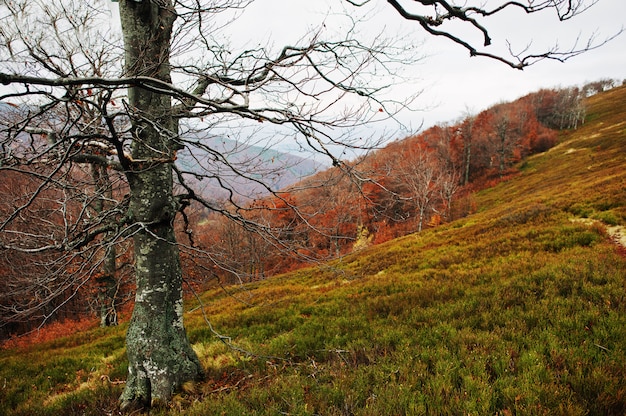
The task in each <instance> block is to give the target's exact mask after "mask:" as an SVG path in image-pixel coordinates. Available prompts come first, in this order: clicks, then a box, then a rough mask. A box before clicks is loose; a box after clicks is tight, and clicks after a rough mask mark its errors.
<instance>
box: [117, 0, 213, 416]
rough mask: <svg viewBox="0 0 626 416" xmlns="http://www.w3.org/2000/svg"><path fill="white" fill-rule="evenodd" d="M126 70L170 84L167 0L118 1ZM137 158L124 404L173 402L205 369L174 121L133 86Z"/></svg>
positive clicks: (152, 95)
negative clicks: (185, 243) (186, 305)
mask: <svg viewBox="0 0 626 416" xmlns="http://www.w3.org/2000/svg"><path fill="white" fill-rule="evenodd" d="M120 16H121V21H122V31H123V35H124V47H125V60H126V61H125V65H126V72H127V74H126V75H127V76H138V75H141V76H148V77H153V78H158V79H160V80H163V81H166V82H170V64H169V53H170V37H171V33H172V25H173V23H174V20H175V17H176V15H175V13H174V10H173V6H172V5H171V1H170V0H162V1H159V2H156V1H149V0H140V1H137V0H122V1H120ZM128 96H129V105H130V109H131V112H133V114H131V119H132V134H133V145H132V149H131V150H132V160H131V161H130V170H129V171H127V172H126V174H127V177H128V182H129V186H130V212H131V215H132V217H133V220H134V222H135V224H136V225H137V226H138V227H139V228H138V231H137V232H136V233H135V235H134V247H135V269H136V271H135V273H136V283H137V294H136V297H135V308H134V310H133V316H132V318H131V322H130V325H129V328H128V333H127V336H126V346H127V354H128V361H129V364H128V379H127V381H126V387H125V389H124V392H123V393H122V396H121V397H120V402H121V407H122V409H123V410H126V409H130V408H134V407H147V406H154V405H157V404H161V403H166V402H168V401H169V400H170V399H171V397H172V395H173V393H174V391H175V390H176V389H177V388H178V387H180V386H181V385H182V384H183V383H184V382H186V381H189V380H195V379H199V378H200V377H201V376H202V367H201V365H200V362H199V360H198V358H197V356H196V354H195V352H194V351H193V349H192V348H191V344H190V343H189V340H188V338H187V335H186V333H185V328H184V326H183V299H182V272H181V266H180V258H179V253H178V246H177V245H176V239H175V235H174V217H175V216H176V212H177V209H178V206H177V201H176V199H175V198H174V195H173V177H172V164H173V161H174V157H175V151H176V150H177V148H178V147H177V145H176V131H177V126H176V123H175V122H174V120H173V118H172V105H171V100H170V97H169V96H167V95H163V94H158V93H156V92H151V91H148V90H146V89H142V88H138V87H132V88H129V91H128Z"/></svg>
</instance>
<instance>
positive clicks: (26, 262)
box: [0, 80, 618, 340]
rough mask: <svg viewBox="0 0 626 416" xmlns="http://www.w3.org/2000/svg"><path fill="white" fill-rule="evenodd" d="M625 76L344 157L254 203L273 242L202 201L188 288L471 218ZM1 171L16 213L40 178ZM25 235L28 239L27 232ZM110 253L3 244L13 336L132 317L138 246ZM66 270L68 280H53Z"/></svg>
mask: <svg viewBox="0 0 626 416" xmlns="http://www.w3.org/2000/svg"><path fill="white" fill-rule="evenodd" d="M617 84H618V82H617V81H615V80H599V81H596V82H591V83H588V84H586V85H584V86H582V87H570V88H561V89H546V90H540V91H537V92H534V93H531V94H529V95H527V96H525V97H521V98H519V99H517V100H515V101H513V102H510V103H499V104H497V105H494V106H492V107H490V108H488V109H486V110H484V111H481V112H480V113H478V114H475V115H467V116H466V117H464V118H463V119H462V120H460V121H457V122H451V123H446V124H443V125H436V126H433V127H431V128H428V129H427V130H425V131H424V132H422V133H420V134H418V135H416V136H413V137H408V138H405V139H403V140H399V141H395V142H392V143H390V144H388V145H387V146H385V147H384V148H382V149H379V150H375V151H372V152H370V153H368V154H367V155H364V156H363V157H360V158H359V159H357V160H350V161H345V162H343V164H344V166H343V167H333V168H329V169H327V170H324V171H322V172H319V173H317V174H314V175H311V176H309V177H306V178H304V179H303V180H301V181H299V182H296V183H294V184H293V185H290V186H288V187H285V188H283V189H281V190H280V191H279V192H277V193H275V194H274V195H272V196H268V197H266V198H260V199H256V200H249V201H248V202H246V205H244V207H245V214H244V215H245V216H246V218H247V219H248V220H249V221H252V222H254V223H256V224H261V225H262V226H263V227H266V229H267V230H271V234H272V237H273V238H268V237H267V236H266V235H263V234H261V233H259V232H257V231H256V229H246V228H245V227H241V226H240V225H238V224H236V223H233V222H232V221H230V220H229V219H228V217H225V216H223V215H220V214H219V213H214V212H211V211H209V210H207V209H205V208H203V207H202V206H193V207H191V209H190V210H188V213H187V214H186V216H185V217H180V218H178V219H177V225H176V229H177V232H178V234H179V239H180V241H184V242H185V246H187V249H186V250H183V251H182V254H183V255H182V260H183V266H184V267H183V273H184V279H185V282H186V284H187V285H188V286H187V292H189V293H191V291H192V290H201V289H206V288H207V287H211V286H213V285H215V284H216V283H217V284H223V285H232V284H240V283H244V282H251V281H256V280H260V279H266V278H270V277H272V276H274V275H277V274H279V273H283V272H286V271H291V270H295V269H298V268H301V267H305V266H310V265H311V264H322V262H326V261H329V260H333V259H337V258H340V257H342V256H344V255H346V254H348V253H352V252H354V251H358V250H360V249H363V248H365V247H367V246H369V245H375V244H379V243H382V242H385V241H388V240H390V239H393V238H397V237H401V236H404V235H407V234H410V233H415V232H420V231H422V230H423V229H424V228H432V227H436V226H438V225H440V224H442V223H447V222H450V221H453V220H457V219H459V218H462V217H464V216H466V215H468V214H471V213H472V212H475V209H476V207H475V206H474V203H473V197H472V195H473V193H474V192H476V191H478V190H480V189H484V188H487V187H490V186H493V185H495V184H496V183H498V182H500V181H502V180H506V179H509V178H511V177H513V176H515V175H516V174H518V173H519V166H520V162H522V161H523V160H524V159H525V158H526V157H528V156H530V155H532V154H536V153H540V152H544V151H546V150H548V149H550V148H551V147H552V146H554V145H555V144H556V143H557V142H558V137H559V132H560V131H564V130H570V129H576V128H577V127H579V126H581V125H582V124H583V123H584V122H585V117H586V109H585V104H584V100H585V98H586V97H588V96H590V95H593V94H595V93H598V92H601V91H604V90H606V89H610V88H612V87H613V86H615V85H617ZM13 110H15V109H13ZM10 115H11V111H10V110H5V111H4V117H10ZM30 145H31V146H36V145H37V144H36V143H31V144H30ZM74 169H75V171H74V172H72V181H75V182H74V184H73V185H74V188H76V189H77V188H79V187H81V186H82V187H85V185H86V184H88V185H87V186H93V185H92V183H95V184H96V186H100V187H102V189H106V190H107V191H106V192H109V193H110V195H111V196H110V198H113V194H115V195H116V197H117V198H119V199H122V198H123V197H122V196H121V195H123V194H124V193H127V190H126V189H124V186H123V185H120V182H121V180H120V178H116V176H115V173H114V172H113V173H111V174H109V173H107V172H103V171H101V170H99V169H98V168H95V167H94V166H93V165H89V164H82V165H81V164H78V165H77V166H76V167H75V168H74ZM346 170H347V173H346ZM2 176H3V180H2V185H1V186H2V194H3V195H4V196H5V197H4V198H3V201H2V206H4V208H3V210H2V212H3V213H4V214H5V215H8V213H10V212H11V210H12V209H13V208H14V206H16V205H19V204H23V203H24V199H23V198H26V197H27V196H28V195H30V194H31V193H32V191H33V190H34V189H36V188H37V186H38V185H37V183H36V182H33V181H32V180H29V178H28V177H27V176H26V175H20V174H19V173H13V172H7V171H2ZM85 197H88V196H85ZM91 198H92V199H93V200H92V201H90V203H91V205H92V206H93V207H94V209H95V210H99V211H101V210H102V209H103V207H102V205H105V204H106V203H107V202H106V200H105V201H100V200H97V199H96V197H94V196H91ZM61 199H63V195H61V194H58V193H57V194H54V193H53V192H51V193H50V194H49V195H47V196H46V198H43V199H40V200H38V202H37V203H36V204H31V205H29V207H28V210H25V211H24V212H22V213H21V218H20V223H19V224H20V225H19V227H20V230H21V231H23V232H24V233H27V234H28V233H29V227H32V226H34V224H35V221H34V219H35V218H47V224H48V226H49V227H50V228H49V232H50V234H54V233H55V229H56V230H57V232H58V230H59V229H62V228H63V227H64V224H63V217H62V216H57V213H56V212H55V211H56V210H58V209H59V208H58V206H57V205H56V201H58V200H61ZM46 201H50V203H49V204H46ZM221 205H222V206H223V207H224V209H225V210H229V209H232V210H233V211H234V210H237V209H238V206H234V205H233V206H229V201H228V200H227V199H224V200H223V201H222V202H221ZM63 209H75V210H76V211H75V215H76V216H80V215H81V213H80V211H79V210H80V207H79V206H76V207H71V205H70V204H68V206H67V207H63ZM239 209H240V208H239ZM82 215H86V214H84V213H83V214H82ZM37 226H38V227H39V225H37ZM39 231H40V230H39ZM32 234H35V233H34V232H33V233H32ZM19 238H20V239H22V240H21V241H22V244H27V243H26V242H25V241H24V240H23V235H20V237H19ZM107 250H109V251H108V252H107V253H105V254H102V253H97V254H94V253H91V252H88V253H80V252H79V253H78V254H75V253H73V254H72V256H71V257H69V258H67V257H62V258H61V259H59V258H57V257H58V254H57V253H56V252H52V253H41V254H38V253H20V252H15V251H11V250H7V249H4V250H2V251H3V256H2V264H1V268H2V270H3V271H4V272H5V274H6V275H8V276H12V278H11V279H5V280H3V282H2V287H1V290H0V292H1V293H2V299H1V302H0V303H1V304H2V305H3V308H2V314H3V316H2V326H1V328H0V329H1V334H2V338H3V339H5V340H6V339H7V338H9V337H11V336H16V335H20V334H24V333H28V332H30V331H32V330H34V329H37V328H40V327H41V325H42V323H44V324H50V323H53V322H56V321H59V322H63V321H66V320H67V321H72V322H78V321H81V320H85V319H86V320H90V319H95V318H99V319H100V322H101V324H102V325H105V326H106V325H112V324H113V325H115V324H117V323H118V313H120V312H122V311H124V312H126V316H128V311H129V310H130V309H132V305H133V298H134V283H133V281H132V273H133V261H132V258H133V252H132V250H133V249H132V245H130V244H128V242H126V243H122V244H119V245H116V246H115V247H110V248H107ZM57 268H58V269H57ZM59 269H62V272H61V271H59ZM59 275H61V276H65V279H64V280H60V281H56V279H49V277H50V276H59ZM46 279H48V280H46ZM42 280H43V282H42ZM18 305H19V306H18ZM42 305H43V307H42ZM18 308H20V309H18Z"/></svg>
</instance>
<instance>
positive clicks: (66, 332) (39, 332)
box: [0, 319, 98, 349]
mask: <svg viewBox="0 0 626 416" xmlns="http://www.w3.org/2000/svg"><path fill="white" fill-rule="evenodd" d="M97 326H98V322H97V320H95V319H82V320H77V321H75V320H69V319H68V320H64V321H55V322H51V323H49V324H46V325H45V326H43V327H42V328H39V329H36V330H34V331H31V332H29V333H27V334H24V335H20V336H13V337H11V338H10V339H8V340H6V341H3V342H1V343H0V349H18V348H19V349H22V348H27V347H29V346H31V345H34V344H38V343H43V342H48V341H53V340H55V339H59V338H63V337H67V336H71V335H72V334H74V333H77V332H81V331H86V330H89V329H92V328H95V327H97Z"/></svg>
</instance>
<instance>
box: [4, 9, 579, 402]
mask: <svg viewBox="0 0 626 416" xmlns="http://www.w3.org/2000/svg"><path fill="white" fill-rule="evenodd" d="M337 1H338V2H339V1H342V0H337ZM373 3H374V0H371V1H368V0H365V1H360V2H359V1H356V0H343V1H342V4H344V5H345V7H350V8H352V7H355V8H357V9H351V10H358V8H365V7H367V6H371V5H373ZM387 3H388V4H389V5H390V6H391V7H393V8H394V9H395V10H396V11H397V12H398V13H399V15H400V18H403V19H407V20H411V21H414V22H416V23H417V25H418V26H419V27H421V28H422V29H423V30H424V31H425V33H426V34H427V35H433V36H441V37H445V38H447V39H449V40H451V41H453V42H456V43H457V44H459V45H461V46H462V47H464V48H466V49H467V50H469V52H470V54H471V55H473V56H482V57H487V58H491V59H494V60H496V61H500V62H503V63H505V64H508V65H510V66H511V67H514V68H519V69H521V68H524V67H526V66H528V65H531V64H533V63H535V62H537V61H538V60H542V59H558V60H565V59H567V58H569V57H572V56H575V55H577V54H578V53H581V52H582V51H584V50H586V49H589V48H590V47H592V45H584V47H583V48H581V49H570V50H567V51H562V50H556V49H553V50H549V51H543V52H541V53H533V52H530V53H527V54H525V55H520V54H515V53H513V54H512V55H511V56H508V57H507V56H505V55H502V54H500V53H499V52H497V53H492V52H489V50H488V49H487V48H488V47H489V45H490V44H491V38H490V36H489V31H488V30H487V27H486V26H485V24H486V23H483V21H482V20H483V19H485V18H487V17H490V16H493V15H496V14H499V13H501V12H502V11H504V10H506V9H513V8H517V9H521V10H522V11H524V12H526V13H528V14H532V13H535V12H539V11H543V10H549V9H552V10H554V11H556V12H557V14H558V16H559V18H561V19H562V20H565V19H568V18H570V17H572V16H574V15H575V14H577V13H578V12H579V11H581V10H583V9H584V8H585V7H586V5H585V4H584V3H583V2H582V1H580V0H576V1H574V0H569V1H568V0H546V1H531V0H527V1H522V2H520V1H515V2H513V1H510V2H508V1H501V2H497V3H499V4H498V5H496V6H494V7H493V8H480V7H476V6H456V5H455V4H454V3H453V2H451V1H444V0H416V1H406V2H402V1H396V0H388V2H387ZM248 5H249V2H248V1H245V0H238V1H226V0H203V1H197V0H189V1H188V0H120V1H119V20H120V22H121V32H122V39H121V40H118V39H117V38H116V36H115V33H114V32H113V31H112V30H109V29H108V28H109V27H110V25H109V23H110V20H111V19H114V20H117V19H118V17H117V16H111V14H110V13H109V7H110V3H109V2H108V1H105V0H94V1H91V2H83V1H78V0H67V1H63V2H52V1H45V0H8V1H5V2H3V3H2V5H0V13H1V19H2V25H0V83H1V84H3V85H4V87H3V89H2V93H1V94H2V95H0V102H1V103H2V104H3V105H10V106H11V107H14V108H17V109H18V111H17V112H16V114H17V117H16V118H15V119H13V121H7V122H5V123H3V126H2V129H1V130H0V134H1V135H2V146H3V147H2V151H3V153H2V160H0V169H1V171H0V172H2V173H3V174H4V173H5V172H17V173H19V174H20V175H28V176H30V178H34V179H37V180H38V181H39V185H38V186H37V187H35V189H33V190H31V192H30V193H29V195H28V196H27V197H26V198H25V199H24V201H23V202H21V203H19V204H17V205H15V206H13V207H12V209H11V210H9V212H7V213H6V214H5V217H4V218H3V220H2V222H1V223H0V232H1V233H2V237H3V240H2V247H3V249H6V250H14V251H19V252H23V253H26V252H43V251H46V252H51V253H53V252H57V253H60V252H71V251H77V250H78V251H80V250H86V249H87V248H89V247H92V246H94V245H98V244H99V246H100V247H107V246H112V245H114V244H116V242H119V241H120V240H127V239H132V241H133V245H134V262H135V266H134V267H135V280H136V286H137V290H136V297H135V306H134V311H133V315H132V318H131V322H130V325H129V329H128V333H127V338H126V344H127V352H128V360H129V367H128V379H127V382H126V385H125V389H124V392H123V394H122V396H121V399H120V400H121V407H122V408H123V409H131V408H134V407H148V406H150V405H155V404H159V403H164V402H167V401H168V400H170V398H171V397H172V395H173V392H174V391H175V390H176V388H178V387H180V386H181V384H182V383H184V382H186V381H189V380H196V379H199V378H201V377H202V376H203V370H202V367H201V364H200V362H199V360H198V357H197V356H196V354H195V352H194V351H193V349H192V348H191V345H190V343H189V340H188V339H187V336H186V333H185V328H184V325H183V298H182V286H183V280H182V270H181V262H180V251H179V244H180V242H178V241H177V239H176V235H175V228H174V221H175V219H176V217H177V215H178V214H179V213H180V212H182V211H183V210H184V209H185V207H187V206H189V204H190V203H191V202H192V201H195V202H196V203H198V204H200V205H201V206H203V207H204V208H206V209H208V210H211V211H213V212H216V213H221V214H223V215H225V216H228V217H229V218H231V219H232V220H234V221H236V222H239V223H240V224H243V225H245V226H246V227H256V229H257V230H258V232H261V233H265V234H266V236H267V238H270V239H271V238H274V237H275V238H276V241H278V240H279V237H280V235H279V234H273V233H272V230H270V229H268V227H265V226H264V225H263V224H255V223H254V222H253V221H250V220H249V219H248V218H250V217H249V216H246V215H242V212H243V211H245V210H246V209H247V208H246V206H245V205H244V204H242V203H241V202H240V201H239V200H237V198H236V195H235V193H236V192H235V190H234V188H233V186H232V183H230V182H229V180H230V178H240V179H241V178H243V179H244V180H247V181H250V182H254V183H256V184H257V185H259V186H260V187H261V188H263V189H264V190H265V191H266V192H268V193H273V194H274V195H275V197H276V198H278V199H283V198H282V195H281V193H280V191H279V190H277V189H273V188H272V187H271V186H270V185H269V184H268V183H267V181H266V180H264V179H267V178H265V177H264V176H263V172H261V173H259V172H258V171H257V172H253V169H252V168H257V166H247V165H246V164H245V163H234V162H232V161H231V160H229V159H228V158H227V157H226V155H224V154H223V152H221V151H220V150H219V149H216V148H215V147H212V146H211V145H210V144H207V141H206V140H205V139H206V138H207V136H212V137H219V136H220V135H232V136H234V137H236V138H240V137H241V138H245V137H246V133H247V132H250V134H249V137H253V136H255V135H258V132H259V128H262V127H263V126H267V125H274V126H276V127H275V131H276V133H274V135H276V136H278V135H282V137H283V138H285V137H287V138H290V139H292V140H294V141H296V142H297V143H298V145H299V146H302V147H308V148H310V149H311V150H312V151H314V152H317V153H320V154H322V155H324V156H326V157H327V158H328V159H329V160H330V162H331V163H332V164H333V165H335V166H337V167H340V168H341V167H344V164H343V162H342V161H341V160H340V159H339V158H338V157H337V156H336V155H335V153H334V152H333V148H334V146H347V147H359V148H360V147H365V145H364V144H362V143H361V142H360V141H358V139H359V138H358V137H351V136H350V135H349V133H344V132H345V131H349V130H342V129H346V128H350V127H354V126H359V125H362V124H363V123H366V122H369V121H374V120H377V119H380V118H393V116H394V115H395V114H396V112H397V111H399V110H401V109H403V108H404V107H405V105H406V104H407V102H408V101H410V98H409V99H408V100H404V99H400V100H398V99H388V98H386V97H387V96H385V92H386V91H387V89H386V87H388V86H390V85H389V84H390V83H392V82H393V81H391V80H393V79H397V78H394V76H395V75H397V74H395V71H397V69H398V68H399V67H400V66H401V65H411V64H412V63H413V62H414V61H415V59H416V57H415V52H414V50H412V47H411V43H410V42H406V39H399V40H394V39H391V40H389V39H387V38H386V37H385V36H384V35H385V34H384V33H376V34H374V35H373V36H372V35H370V36H365V34H364V33H363V32H359V29H360V25H361V23H360V22H359V19H358V18H356V17H354V16H346V22H347V25H346V27H347V29H346V30H344V32H343V33H339V29H338V28H331V29H329V28H328V27H327V25H326V24H325V23H324V22H320V23H319V27H317V28H312V29H311V31H310V33H309V34H308V35H307V36H305V37H303V38H301V39H300V40H299V41H298V42H297V43H293V44H289V45H286V46H283V47H278V48H276V47H270V46H264V45H258V46H243V47H242V48H240V49H238V50H235V47H232V48H231V47H230V46H229V45H228V42H227V39H224V38H223V37H221V33H222V31H224V30H225V27H227V25H228V23H229V22H230V21H232V20H234V19H235V18H236V15H237V13H242V12H244V11H245V9H246V8H247V7H248ZM412 6H419V7H417V9H416V8H414V7H412ZM350 14H354V13H352V12H351V13H350ZM447 22H458V23H461V24H462V25H466V26H468V27H469V28H470V29H472V30H476V31H478V32H479V33H480V34H481V35H482V39H483V40H482V43H481V46H480V47H475V46H473V45H472V43H470V42H469V41H467V40H464V38H463V35H455V34H454V33H453V32H451V31H447V30H446V29H445V27H446V23H447ZM369 29H370V30H371V28H369ZM460 33H463V32H460ZM400 41H402V42H405V43H399V42H400ZM249 44H250V43H249ZM122 63H123V64H122ZM253 126H256V127H253ZM51 139H53V140H51ZM190 159H191V160H195V161H197V162H198V163H197V166H198V169H199V170H193V169H191V168H189V167H188V164H184V163H182V162H183V161H189V160H190ZM87 165H89V166H99V167H101V168H102V167H103V168H105V169H107V170H109V171H112V172H117V173H118V174H119V175H120V177H121V178H123V180H124V186H123V187H121V188H120V189H125V190H126V191H127V193H124V192H121V193H120V194H119V195H117V198H112V200H111V201H110V202H111V204H109V206H108V207H103V209H101V210H98V209H92V208H91V207H92V206H93V202H95V201H96V200H97V199H98V198H99V196H92V201H91V202H89V203H87V201H86V200H85V198H82V199H81V198H79V197H76V198H71V201H72V202H71V203H69V202H68V201H69V199H67V200H64V199H63V198H59V197H58V195H57V196H56V197H55V198H54V199H51V200H50V201H51V203H52V204H53V211H54V212H55V213H56V216H55V217H54V218H53V219H46V220H47V221H48V223H50V224H52V225H54V226H57V225H59V224H60V225H62V226H61V227H60V228H59V230H60V231H58V232H55V233H52V234H50V235H48V234H46V233H42V232H39V231H37V230H35V231H34V232H32V233H27V232H25V231H23V230H21V229H20V228H19V226H20V224H21V215H23V214H24V213H26V212H28V209H29V208H30V207H31V206H33V204H35V203H36V202H35V201H37V200H38V199H39V198H41V197H45V196H46V195H48V192H50V193H54V192H56V190H60V191H61V194H59V195H64V194H67V195H69V194H70V193H69V192H68V190H69V189H75V190H81V188H80V186H74V185H73V186H71V187H70V185H69V184H70V183H74V181H75V180H76V179H75V178H76V175H77V171H79V170H81V169H85V166H87ZM345 171H346V172H348V173H349V169H345ZM203 178H212V179H213V180H215V181H217V182H218V183H219V185H220V186H221V187H222V188H224V189H225V190H226V193H227V195H229V197H228V199H229V202H230V203H231V204H232V206H231V207H230V208H228V209H225V208H224V206H223V205H221V204H218V203H216V202H215V201H214V200H211V199H210V198H206V197H205V196H203V195H201V194H200V193H199V192H198V191H197V189H196V188H195V187H194V186H193V185H194V184H195V183H196V182H195V180H197V179H203ZM80 193H81V192H77V193H76V194H80ZM72 196H75V195H73V194H72ZM94 198H95V199H94ZM286 206H288V207H289V208H291V209H294V212H295V214H294V215H296V216H300V215H301V214H300V213H299V211H298V210H297V207H294V206H292V205H291V204H289V203H288V201H287V203H286ZM64 207H72V209H64ZM301 221H302V222H303V223H305V224H306V223H307V221H306V218H301ZM15 236H19V237H20V238H21V239H24V241H27V243H24V244H22V243H21V242H19V241H18V239H16V238H15ZM4 237H6V238H4ZM100 253H104V254H106V251H105V252H103V251H102V250H101V251H100ZM104 258H106V255H105V256H104V257H100V259H104Z"/></svg>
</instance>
